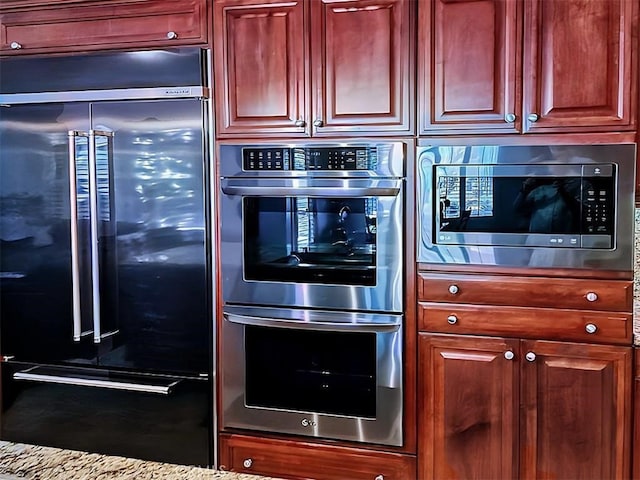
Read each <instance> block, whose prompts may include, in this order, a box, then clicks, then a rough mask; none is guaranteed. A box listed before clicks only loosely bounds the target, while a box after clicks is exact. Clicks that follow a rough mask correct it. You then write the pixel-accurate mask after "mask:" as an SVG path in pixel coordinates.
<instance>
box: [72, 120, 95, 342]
mask: <svg viewBox="0 0 640 480" xmlns="http://www.w3.org/2000/svg"><path fill="white" fill-rule="evenodd" d="M86 136H87V133H86V132H79V131H76V130H69V132H68V143H69V205H70V209H71V285H72V298H73V341H74V342H79V341H80V338H81V337H83V336H85V335H91V334H92V333H93V331H92V330H89V331H86V332H83V331H82V307H81V303H80V247H79V240H78V185H77V176H76V163H77V160H78V159H77V156H76V138H78V137H86Z"/></svg>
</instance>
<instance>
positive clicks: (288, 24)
mask: <svg viewBox="0 0 640 480" xmlns="http://www.w3.org/2000/svg"><path fill="white" fill-rule="evenodd" d="M214 28H215V32H216V37H215V40H214V48H215V57H214V71H215V81H216V87H217V88H216V120H217V125H216V132H217V135H218V136H219V137H225V136H236V135H242V136H247V137H251V136H265V135H266V136H268V135H274V134H277V135H282V134H287V135H291V136H305V135H307V134H308V132H309V130H308V121H307V120H308V119H307V111H308V110H307V103H308V100H309V96H308V88H307V73H306V63H305V56H306V52H307V48H308V47H307V44H306V41H305V30H304V3H303V2H302V1H300V0H295V1H290V2H283V3H274V4H270V3H265V2H253V1H251V0H249V1H245V2H238V1H228V2H224V1H222V2H216V4H215V10H214ZM297 121H300V122H302V123H300V124H296V122H297Z"/></svg>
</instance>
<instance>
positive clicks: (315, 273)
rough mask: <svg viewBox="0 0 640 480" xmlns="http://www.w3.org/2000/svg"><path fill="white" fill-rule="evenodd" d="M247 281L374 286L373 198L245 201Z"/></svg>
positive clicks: (375, 224)
mask: <svg viewBox="0 0 640 480" xmlns="http://www.w3.org/2000/svg"><path fill="white" fill-rule="evenodd" d="M243 208H244V217H243V218H244V239H243V240H244V275H245V279H247V280H255V281H275V282H278V281H280V282H298V283H322V284H335V285H359V286H373V285H375V281H376V228H377V217H378V201H377V199H376V198H375V197H361V198H315V197H314V198H312V197H245V198H244V203H243Z"/></svg>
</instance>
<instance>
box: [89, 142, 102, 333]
mask: <svg viewBox="0 0 640 480" xmlns="http://www.w3.org/2000/svg"><path fill="white" fill-rule="evenodd" d="M97 164H98V162H97V158H96V132H95V131H94V130H89V216H90V219H89V225H90V227H89V228H90V232H91V233H90V242H91V248H90V251H91V302H92V306H93V309H92V310H93V341H94V343H100V258H99V256H98V255H99V249H98V167H97Z"/></svg>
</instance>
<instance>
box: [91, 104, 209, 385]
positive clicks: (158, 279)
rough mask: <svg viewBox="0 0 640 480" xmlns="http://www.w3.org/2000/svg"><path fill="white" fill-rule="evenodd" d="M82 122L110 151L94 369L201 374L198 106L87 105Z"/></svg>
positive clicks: (204, 306)
mask: <svg viewBox="0 0 640 480" xmlns="http://www.w3.org/2000/svg"><path fill="white" fill-rule="evenodd" d="M91 120H92V128H93V129H94V130H96V131H100V132H105V133H109V134H111V135H112V137H110V139H111V141H112V148H113V155H112V157H113V158H112V178H111V182H112V189H113V192H112V196H111V198H112V199H113V204H112V206H111V211H110V216H111V219H110V223H111V224H112V226H113V228H108V229H107V230H106V232H105V234H106V235H107V236H108V238H105V239H104V244H105V245H112V249H111V250H112V251H111V252H110V254H109V255H106V256H105V257H104V259H103V261H104V264H103V265H102V271H104V272H105V275H106V276H108V275H111V276H112V278H106V277H105V278H104V281H105V282H106V283H107V285H112V286H114V288H112V289H109V288H107V289H106V290H105V292H104V293H103V294H106V293H110V296H109V297H103V298H104V300H103V301H104V305H103V306H102V310H103V313H104V317H103V324H104V326H103V327H102V336H103V338H102V339H101V348H100V351H99V358H98V363H99V365H101V366H103V367H108V368H119V369H126V370H136V371H148V372H154V371H160V372H165V373H167V372H169V373H178V374H188V373H193V374H198V373H203V372H207V371H208V365H209V358H208V351H209V350H208V349H209V343H208V342H209V341H208V339H209V323H210V322H209V321H208V318H209V315H208V310H209V308H210V306H209V304H208V287H207V273H206V249H205V242H206V240H205V237H206V232H205V206H204V205H205V200H204V171H205V156H204V153H203V152H204V138H203V129H202V125H203V106H202V103H201V102H200V101H198V100H196V99H176V100H162V101H127V102H101V103H92V104H91ZM105 138H107V137H105ZM105 205H106V203H105ZM104 213H106V212H104ZM108 223H109V222H107V221H106V220H105V221H103V222H102V225H107V224H108ZM111 235H112V236H111ZM112 332H113V334H112Z"/></svg>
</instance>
